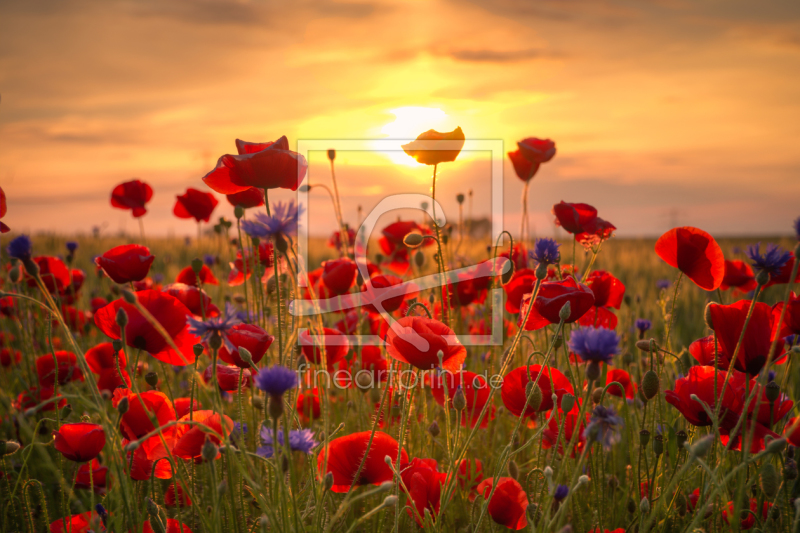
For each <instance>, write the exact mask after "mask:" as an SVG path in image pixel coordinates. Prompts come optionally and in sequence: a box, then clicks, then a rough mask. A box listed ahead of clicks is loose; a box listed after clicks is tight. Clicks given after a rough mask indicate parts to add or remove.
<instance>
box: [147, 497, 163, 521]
mask: <svg viewBox="0 0 800 533" xmlns="http://www.w3.org/2000/svg"><path fill="white" fill-rule="evenodd" d="M144 503H145V508H146V509H147V514H149V515H150V516H158V512H159V511H160V509H159V508H158V504H157V503H156V502H154V501H153V500H152V499H151V498H150V497H149V496H147V497H145V499H144Z"/></svg>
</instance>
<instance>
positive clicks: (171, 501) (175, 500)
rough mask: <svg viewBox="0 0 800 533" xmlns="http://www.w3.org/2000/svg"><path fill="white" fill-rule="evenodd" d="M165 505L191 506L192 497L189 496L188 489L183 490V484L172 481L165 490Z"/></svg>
mask: <svg viewBox="0 0 800 533" xmlns="http://www.w3.org/2000/svg"><path fill="white" fill-rule="evenodd" d="M176 493H177V497H176V495H175V494H176ZM164 505H166V506H167V507H191V506H192V499H191V498H190V497H189V493H188V491H185V490H183V485H181V484H180V483H176V482H172V483H171V484H170V486H169V487H167V490H165V491H164Z"/></svg>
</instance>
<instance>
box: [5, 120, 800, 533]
mask: <svg viewBox="0 0 800 533" xmlns="http://www.w3.org/2000/svg"><path fill="white" fill-rule="evenodd" d="M464 139H465V138H464V133H463V132H462V131H461V129H460V128H458V129H456V130H454V131H452V132H449V133H439V132H435V131H433V130H431V131H428V132H425V133H423V134H422V135H420V136H419V137H418V138H417V140H415V141H413V142H411V143H409V144H407V145H405V146H404V150H405V152H406V154H407V155H408V157H413V158H414V159H416V160H417V161H418V162H419V163H422V164H425V165H428V166H429V168H430V170H431V176H432V187H431V189H428V190H421V191H419V192H420V193H424V194H430V196H431V203H430V206H429V207H430V208H431V209H430V210H427V206H426V208H425V209H426V211H427V213H428V214H427V215H425V216H424V217H421V216H416V217H415V219H414V220H412V219H410V218H408V219H403V220H397V221H396V222H392V223H390V224H388V225H386V226H384V227H379V228H377V229H376V231H375V232H374V234H373V235H366V234H365V233H364V232H363V231H361V230H359V227H358V226H359V225H360V224H361V222H362V221H361V220H347V218H348V217H345V216H343V213H342V210H341V204H340V200H339V193H338V186H337V182H336V178H335V173H334V172H332V173H331V182H330V186H329V192H330V197H329V198H330V200H331V201H332V203H333V207H334V213H335V217H334V218H332V219H331V220H330V221H329V227H328V228H326V229H327V230H329V231H328V233H329V234H330V237H329V238H325V239H322V238H310V239H309V244H308V247H307V250H302V249H301V248H300V246H299V239H298V224H299V221H300V220H301V218H302V213H303V210H304V209H305V208H307V206H303V205H300V204H298V203H295V202H288V203H286V202H278V203H274V202H271V201H270V198H269V192H270V191H271V190H273V189H287V190H291V191H298V190H306V189H307V188H308V187H309V185H308V183H307V182H306V181H305V178H306V172H307V168H308V164H307V162H306V160H305V158H304V156H303V155H302V154H299V153H297V152H294V151H293V150H292V149H291V145H290V143H289V141H288V140H287V139H286V137H281V138H280V139H278V140H277V141H275V142H266V143H250V142H243V141H238V140H237V141H236V148H237V153H236V154H226V155H223V156H222V157H220V158H219V160H218V162H217V164H216V166H215V167H214V168H213V169H211V170H210V171H209V172H208V174H206V176H205V177H203V178H202V181H201V180H200V179H199V178H198V181H197V184H196V187H197V188H189V189H188V190H187V191H186V193H185V194H182V195H179V196H178V197H177V198H176V203H175V206H174V211H173V212H174V215H175V216H177V217H180V218H187V219H191V220H195V221H197V223H198V236H197V237H193V238H191V239H185V240H184V239H183V238H181V239H174V238H173V239H168V238H156V237H149V236H147V235H146V233H145V224H144V222H145V221H146V216H147V212H148V202H149V201H150V199H151V197H152V195H153V192H154V189H156V190H157V188H158V184H157V183H152V184H147V183H144V182H142V181H139V180H134V181H130V182H126V183H123V184H119V185H118V186H116V187H114V188H113V189H112V190H111V191H110V205H109V209H112V208H114V209H125V210H129V211H130V214H131V216H132V217H133V218H136V219H137V220H138V222H139V223H140V226H139V227H140V229H141V231H140V232H139V233H137V234H135V235H130V236H127V237H125V236H118V237H110V236H109V237H99V236H97V237H94V238H89V237H80V238H70V237H69V236H63V235H31V236H28V235H22V234H20V233H18V232H16V231H15V229H14V228H13V227H12V228H10V229H9V228H8V227H7V226H6V225H5V224H3V223H2V222H0V229H1V230H2V231H3V232H4V233H3V236H2V243H3V252H2V255H0V262H1V263H2V266H3V267H4V268H3V274H2V277H0V290H1V291H2V294H0V315H1V316H0V350H1V351H0V364H1V365H2V367H1V368H0V439H1V440H0V524H1V525H0V531H3V532H35V531H52V532H72V533H79V532H86V531H94V532H99V531H117V532H123V531H136V532H156V533H180V532H184V533H189V532H235V533H249V532H260V531H279V532H295V533H301V532H309V533H311V532H355V531H368V532H390V531H394V532H406V531H418V530H424V531H437V532H478V531H487V532H488V531H507V530H521V531H531V532H534V531H539V532H551V531H552V532H555V531H564V532H565V533H566V532H569V531H574V532H580V533H583V532H595V531H597V532H603V531H606V532H609V531H610V532H615V533H619V532H622V531H638V532H639V533H643V532H650V531H653V532H656V531H657V532H664V533H671V532H678V531H689V532H692V531H696V530H703V531H709V532H710V531H740V530H754V531H755V530H760V531H765V532H766V531H775V532H778V531H782V532H787V533H794V532H797V531H800V500H799V499H798V498H800V479H798V467H797V462H796V461H797V460H798V459H797V458H796V457H795V454H796V451H795V446H800V416H798V413H797V410H796V404H797V401H798V399H800V368H799V366H800V365H798V364H796V363H794V360H795V359H796V358H797V357H798V356H799V355H798V354H800V346H799V345H800V337H798V335H800V291H798V290H797V288H796V287H797V282H798V281H800V273H799V272H798V266H800V262H798V261H797V260H796V255H797V254H798V253H799V250H800V248H798V246H799V245H798V241H799V240H800V219H798V220H787V221H786V233H785V236H783V237H774V238H771V239H761V242H760V243H759V242H758V241H759V240H758V239H732V238H720V239H715V238H714V237H713V236H712V235H709V234H708V233H706V232H705V231H703V230H702V229H699V228H695V227H690V226H685V227H678V228H673V229H671V230H669V231H667V232H666V233H664V234H663V235H662V236H661V237H660V238H658V239H652V240H624V239H618V238H616V237H614V230H615V229H616V227H615V226H614V225H613V223H612V222H613V220H614V213H613V212H608V211H607V210H604V209H602V208H601V209H600V210H601V211H602V213H601V214H602V216H603V217H604V218H601V217H600V216H598V209H596V208H595V207H594V206H592V205H589V204H586V203H580V202H578V200H589V199H585V198H584V199H581V198H578V199H572V200H576V201H575V202H564V201H560V200H561V199H560V198H553V199H552V200H553V201H552V204H553V208H552V214H553V219H554V221H555V224H556V225H557V226H559V227H560V228H561V231H562V233H561V235H566V237H565V238H562V239H558V240H554V239H549V238H535V237H534V236H532V235H531V234H530V231H529V230H528V229H527V226H526V224H525V217H527V214H528V213H527V196H528V194H529V187H535V185H534V183H535V182H534V177H535V175H536V174H537V172H538V171H539V170H540V168H541V166H542V165H546V164H547V163H548V162H549V161H550V160H551V159H552V158H553V157H554V156H555V154H556V147H555V144H554V143H553V142H552V141H549V140H542V139H535V138H529V139H525V140H523V141H520V143H518V147H517V150H515V151H513V152H510V153H509V154H508V156H509V158H510V159H511V162H512V164H513V167H514V170H515V174H516V176H510V177H508V179H517V178H519V179H520V180H522V181H523V182H524V184H525V185H524V187H525V189H524V190H525V195H524V198H523V204H522V205H523V224H522V228H521V231H519V232H517V231H516V228H515V229H514V230H511V231H506V232H503V233H502V234H500V235H497V236H496V237H497V239H496V240H494V241H489V240H486V241H478V240H474V239H469V238H467V239H465V238H464V228H463V222H459V223H457V224H453V225H449V224H448V225H442V226H439V225H437V224H436V223H435V221H436V220H437V203H436V201H435V199H436V180H437V171H439V170H440V166H442V165H447V164H448V163H450V162H452V161H454V160H455V159H456V158H457V157H458V156H459V153H460V150H461V146H462V145H463V143H464ZM328 158H329V160H330V165H331V169H332V170H333V169H334V168H335V164H336V163H335V161H336V153H335V152H333V151H330V152H329V153H328ZM340 179H342V178H340ZM446 179H453V176H452V175H447V178H446ZM314 187H317V185H314ZM466 192H467V191H464V193H466ZM222 196H225V198H224V199H223V198H222ZM221 201H227V202H229V203H230V204H231V205H232V206H236V210H235V220H225V219H219V218H215V217H214V210H215V208H216V206H217V205H218V203H219V202H221ZM463 202H464V195H463V194H462V195H459V199H458V203H459V204H462V203H463ZM12 209H14V199H13V198H6V197H5V195H3V194H2V191H1V190H0V218H2V217H3V216H4V215H5V214H6V211H7V210H12ZM440 214H441V213H440ZM605 217H607V218H608V220H606V218H605ZM201 222H202V223H204V224H209V223H210V224H211V225H212V227H213V231H209V232H207V233H205V234H203V233H202V232H201V231H200V228H201V226H200V224H201ZM506 229H508V228H506Z"/></svg>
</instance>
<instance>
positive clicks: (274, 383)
mask: <svg viewBox="0 0 800 533" xmlns="http://www.w3.org/2000/svg"><path fill="white" fill-rule="evenodd" d="M254 381H255V384H256V387H258V388H259V389H261V390H263V391H264V392H266V393H267V394H269V395H270V396H277V397H280V396H283V395H284V393H285V392H286V391H288V390H291V389H293V388H295V387H297V373H296V372H295V371H294V370H290V369H288V368H286V367H285V366H281V365H273V366H271V367H269V368H262V369H261V370H260V371H259V372H258V374H256V377H255V379H254Z"/></svg>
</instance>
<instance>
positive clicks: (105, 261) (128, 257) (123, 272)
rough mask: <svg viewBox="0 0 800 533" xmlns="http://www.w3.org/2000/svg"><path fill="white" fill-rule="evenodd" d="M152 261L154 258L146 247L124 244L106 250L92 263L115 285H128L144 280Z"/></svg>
mask: <svg viewBox="0 0 800 533" xmlns="http://www.w3.org/2000/svg"><path fill="white" fill-rule="evenodd" d="M154 260H155V256H153V255H152V254H151V253H150V249H149V248H147V247H146V246H141V245H139V244H126V245H123V246H116V247H114V248H112V249H110V250H108V251H107V252H106V253H104V254H103V255H101V256H98V257H97V258H96V259H95V260H94V262H95V263H96V264H97V266H99V267H100V268H102V269H103V271H104V272H105V273H106V275H108V277H109V278H111V279H112V280H114V282H115V283H128V282H130V281H142V280H143V279H144V278H146V277H147V273H148V272H150V265H152V264H153V261H154Z"/></svg>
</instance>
